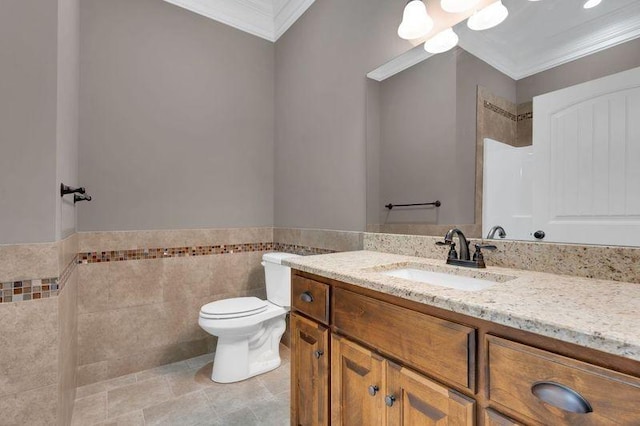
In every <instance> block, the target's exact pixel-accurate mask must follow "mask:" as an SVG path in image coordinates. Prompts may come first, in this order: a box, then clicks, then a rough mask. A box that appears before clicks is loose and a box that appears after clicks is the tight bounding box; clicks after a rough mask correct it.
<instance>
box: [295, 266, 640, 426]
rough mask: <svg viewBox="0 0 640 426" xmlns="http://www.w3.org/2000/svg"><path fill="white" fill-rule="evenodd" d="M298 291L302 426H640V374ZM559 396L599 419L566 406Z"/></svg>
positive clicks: (378, 306) (476, 322)
mask: <svg viewBox="0 0 640 426" xmlns="http://www.w3.org/2000/svg"><path fill="white" fill-rule="evenodd" d="M292 284H293V286H292V298H294V299H295V298H297V299H298V301H295V302H293V303H292V305H293V312H292V315H291V331H292V360H291V362H292V389H291V395H292V406H291V414H292V415H291V424H292V425H296V426H298V425H300V426H315V425H329V424H331V425H335V426H338V425H340V426H342V425H357V426H377V425H391V426H399V425H402V426H423V425H461V426H462V425H464V426H471V425H479V426H483V425H484V426H518V425H544V426H546V425H554V426H555V425H605V424H606V425H609V424H612V425H634V426H640V362H637V361H634V360H631V359H628V358H623V357H618V356H615V355H610V354H605V353H603V352H600V351H596V350H594V349H588V348H585V347H581V346H578V345H574V344H571V343H566V342H561V341H558V340H555V339H551V338H547V337H544V336H541V335H538V334H534V333H530V332H526V331H521V330H516V329H513V328H509V327H506V326H502V325H499V324H495V323H491V322H488V321H484V320H480V319H476V318H471V317H468V316H465V315H462V314H456V313H453V312H449V311H444V310H442V309H439V308H435V307H431V306H428V305H424V304H420V303H417V302H412V301H408V300H405V299H400V298H398V297H395V296H390V295H388V294H383V293H379V292H376V291H373V290H369V289H364V288H361V287H357V286H353V285H350V284H347V283H343V282H339V281H335V280H331V279H327V278H323V277H319V276H315V275H312V274H307V273H304V272H300V271H294V272H293V276H292ZM307 293H310V294H311V295H312V296H313V297H311V298H309V297H307ZM557 385H559V386H557ZM540 386H542V387H540ZM534 389H535V390H536V391H535V392H534ZM558 389H560V398H559V400H560V401H562V399H563V395H565V394H564V393H563V392H568V393H569V394H570V393H571V392H575V393H577V394H579V395H580V396H581V397H584V399H585V400H586V401H587V403H588V405H589V408H590V410H591V411H590V412H588V413H584V414H579V413H572V412H570V410H569V411H567V409H566V408H567V407H564V408H563V407H562V402H560V403H559V404H557V405H558V406H556V405H554V404H555V403H557V401H558V398H556V397H549V395H554V394H555V395H556V396H557V395H558V393H557V391H558ZM539 390H540V392H538V391H539ZM549 392H550V393H549Z"/></svg>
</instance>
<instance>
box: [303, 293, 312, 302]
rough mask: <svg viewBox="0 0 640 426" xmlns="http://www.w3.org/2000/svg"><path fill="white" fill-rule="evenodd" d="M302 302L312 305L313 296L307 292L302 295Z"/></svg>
mask: <svg viewBox="0 0 640 426" xmlns="http://www.w3.org/2000/svg"><path fill="white" fill-rule="evenodd" d="M300 300H302V301H303V302H307V303H311V302H313V294H311V293H310V292H308V291H305V292H304V293H302V294H301V295H300Z"/></svg>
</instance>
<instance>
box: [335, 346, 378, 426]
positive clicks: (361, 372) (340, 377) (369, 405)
mask: <svg viewBox="0 0 640 426" xmlns="http://www.w3.org/2000/svg"><path fill="white" fill-rule="evenodd" d="M384 382H385V381H384V361H383V359H382V358H380V357H379V356H377V355H375V354H373V353H372V352H371V351H369V350H367V349H364V348H363V347H361V346H359V345H357V344H355V343H353V342H350V341H348V340H347V339H344V338H342V337H339V336H336V335H333V334H332V335H331V424H332V425H334V426H349V425H353V426H363V425H366V426H376V425H383V424H384V411H385V408H384V389H385V383H384Z"/></svg>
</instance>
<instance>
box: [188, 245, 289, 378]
mask: <svg viewBox="0 0 640 426" xmlns="http://www.w3.org/2000/svg"><path fill="white" fill-rule="evenodd" d="M290 257H297V255H295V254H290V253H266V254H264V255H263V257H262V260H263V262H262V265H263V266H264V269H265V282H266V287H267V300H261V299H258V298H257V297H236V298H232V299H224V300H218V301H216V302H212V303H207V304H206V305H204V306H203V307H202V308H201V309H200V316H199V319H198V324H199V325H200V327H202V329H203V330H204V331H206V332H207V333H209V334H211V335H213V336H217V337H218V343H217V346H216V352H215V358H214V362H213V371H212V373H211V380H213V381H214V382H218V383H232V382H238V381H241V380H245V379H248V378H249V377H253V376H256V375H258V374H262V373H266V372H267V371H271V370H273V369H275V368H277V367H278V366H279V365H280V339H281V337H282V334H283V333H284V331H285V328H286V325H285V316H286V314H287V312H288V311H289V307H290V305H291V269H290V268H289V267H288V266H285V265H282V260H283V259H286V258H290Z"/></svg>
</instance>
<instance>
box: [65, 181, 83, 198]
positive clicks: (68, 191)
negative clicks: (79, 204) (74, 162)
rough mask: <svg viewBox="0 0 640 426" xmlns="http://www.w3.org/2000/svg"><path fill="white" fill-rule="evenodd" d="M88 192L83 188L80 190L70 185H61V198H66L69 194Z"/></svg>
mask: <svg viewBox="0 0 640 426" xmlns="http://www.w3.org/2000/svg"><path fill="white" fill-rule="evenodd" d="M86 192H87V190H86V189H85V188H84V187H83V186H81V187H79V188H72V187H70V186H69V185H65V184H64V183H61V184H60V196H61V197H64V196H65V195H67V194H76V193H78V194H85V193H86Z"/></svg>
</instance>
